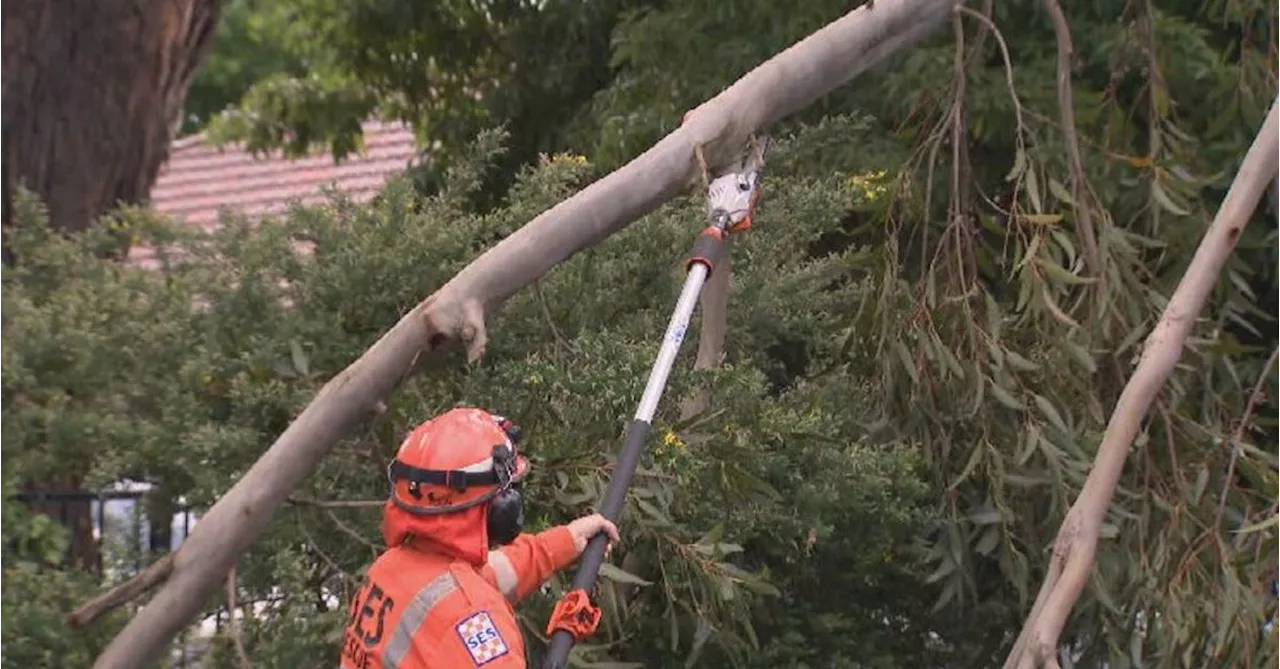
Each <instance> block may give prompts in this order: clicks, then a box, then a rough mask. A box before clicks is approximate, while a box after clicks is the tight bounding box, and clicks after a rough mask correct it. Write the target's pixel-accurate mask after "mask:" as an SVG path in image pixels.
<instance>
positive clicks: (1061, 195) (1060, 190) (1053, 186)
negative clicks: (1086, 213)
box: [1049, 177, 1076, 207]
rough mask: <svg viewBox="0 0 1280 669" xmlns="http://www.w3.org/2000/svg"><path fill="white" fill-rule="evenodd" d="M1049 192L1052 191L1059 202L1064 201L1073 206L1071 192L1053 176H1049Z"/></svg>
mask: <svg viewBox="0 0 1280 669" xmlns="http://www.w3.org/2000/svg"><path fill="white" fill-rule="evenodd" d="M1049 192H1050V193H1052V194H1053V196H1054V197H1056V198H1058V201H1059V202H1064V203H1066V204H1069V205H1071V206H1073V207H1074V206H1076V201H1075V198H1073V197H1071V193H1070V192H1069V191H1068V190H1067V189H1066V187H1065V186H1063V185H1062V183H1061V182H1060V181H1058V180H1057V179H1054V178H1053V177H1049Z"/></svg>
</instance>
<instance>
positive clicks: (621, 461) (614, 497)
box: [542, 419, 649, 669]
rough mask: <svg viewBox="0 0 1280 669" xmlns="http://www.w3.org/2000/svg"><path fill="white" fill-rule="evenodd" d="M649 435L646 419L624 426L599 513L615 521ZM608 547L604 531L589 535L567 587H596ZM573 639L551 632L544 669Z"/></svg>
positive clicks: (554, 667)
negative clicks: (625, 432)
mask: <svg viewBox="0 0 1280 669" xmlns="http://www.w3.org/2000/svg"><path fill="white" fill-rule="evenodd" d="M648 437H649V423H648V422H646V421H643V420H638V419H637V420H635V421H633V422H632V423H631V426H630V427H629V428H627V436H626V439H625V440H624V441H623V443H622V452H621V453H619V454H618V462H617V464H616V465H615V466H614V469H613V478H612V479H610V480H609V488H608V490H607V491H606V492H605V495H604V504H602V505H601V506H600V515H602V516H604V517H605V518H608V519H609V520H611V521H613V522H614V523H617V522H618V516H619V515H621V514H622V507H623V505H624V504H625V503H626V501H627V488H629V487H631V479H633V478H635V475H636V467H637V466H639V464H640V454H641V453H643V452H644V443H645V440H646V439H647V438H648ZM608 547H609V536H608V535H607V534H605V533H604V532H600V533H599V534H597V535H595V536H594V537H591V539H590V540H589V541H587V547H586V549H584V550H583V551H582V557H581V558H580V559H579V560H578V572H577V573H576V574H574V575H573V585H571V586H569V588H570V590H584V591H586V592H588V593H589V592H591V590H592V588H594V587H596V577H597V576H598V575H599V574H600V565H602V564H604V552H605V549H607V548H608ZM574 641H575V639H574V638H573V635H572V634H570V633H569V632H566V631H565V630H556V631H555V633H554V634H552V635H551V643H550V645H549V647H548V648H547V656H546V658H545V659H544V660H543V662H542V667H543V669H564V666H565V663H566V662H567V661H568V659H569V651H570V650H573V644H574Z"/></svg>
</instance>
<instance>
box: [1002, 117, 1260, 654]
mask: <svg viewBox="0 0 1280 669" xmlns="http://www.w3.org/2000/svg"><path fill="white" fill-rule="evenodd" d="M1278 107H1280V98H1277V99H1276V101H1275V102H1273V103H1272V104H1271V111H1270V112H1268V114H1267V118H1266V121H1264V122H1263V124H1262V128H1261V129H1260V130H1259V131H1258V134H1257V136H1256V137H1254V140H1253V144H1252V145H1251V146H1250V147H1249V152H1248V153H1247V154H1246V155H1245V158H1244V162H1243V164H1241V166H1240V171H1239V172H1237V173H1236V177H1235V179H1234V180H1233V181H1232V182H1231V188H1230V190H1228V191H1227V196H1226V198H1225V199H1224V200H1223V201H1222V205H1221V206H1220V207H1219V208H1218V213H1217V215H1216V216H1214V218H1213V223H1212V224H1210V226H1209V229H1208V230H1207V231H1206V232H1205V235H1204V238H1203V239H1201V240H1200V246H1199V247H1197V248H1196V253H1195V256H1194V257H1192V259H1191V264H1190V265H1189V266H1188V267H1187V271H1186V272H1185V273H1184V274H1183V275H1182V279H1181V280H1180V281H1178V287H1177V288H1176V289H1174V291H1173V295H1172V296H1171V297H1170V298H1169V303H1168V304H1167V305H1166V306H1165V308H1164V312H1163V313H1162V314H1161V315H1160V320H1159V322H1157V323H1156V325H1155V327H1154V328H1153V329H1152V330H1151V334H1150V335H1148V336H1147V340H1146V343H1145V345H1144V346H1143V349H1142V357H1141V358H1140V359H1139V360H1138V366H1137V368H1136V369H1134V371H1133V375H1132V376H1131V377H1130V378H1129V382H1128V383H1127V384H1125V387H1124V390H1123V391H1122V392H1121V393H1120V399H1119V400H1118V401H1117V402H1116V406H1115V409H1114V410H1113V411H1112V413H1111V420H1110V421H1109V422H1108V423H1107V430H1106V432H1105V433H1104V434H1103V436H1102V443H1101V444H1100V445H1099V446H1098V453H1097V455H1096V456H1094V460H1093V467H1092V468H1091V469H1090V470H1089V476H1088V478H1086V479H1085V482H1084V486H1083V487H1082V488H1081V490H1080V494H1079V496H1078V497H1076V501H1075V503H1073V504H1072V505H1071V509H1070V510H1069V511H1067V516H1066V518H1064V519H1063V521H1062V526H1061V528H1060V529H1059V530H1058V536H1057V537H1056V538H1055V539H1054V543H1053V557H1052V559H1051V560H1050V561H1049V568H1048V573H1047V575H1046V576H1045V580H1044V583H1043V584H1042V585H1041V587H1040V592H1039V594H1038V595H1037V596H1036V601H1035V603H1034V604H1033V605H1032V607H1031V613H1030V614H1029V615H1028V616H1027V619H1026V621H1025V622H1024V623H1023V627H1022V632H1021V633H1020V634H1019V635H1018V639H1017V641H1016V642H1015V643H1014V646H1013V649H1012V650H1011V651H1010V653H1009V657H1008V659H1006V660H1005V664H1004V666H1005V669H1015V668H1016V669H1032V668H1033V667H1037V666H1040V667H1048V668H1051V669H1057V667H1058V659H1057V658H1058V644H1059V641H1060V638H1061V636H1062V629H1063V627H1064V626H1065V625H1066V622H1067V617H1068V616H1069V615H1070V613H1071V609H1072V608H1073V607H1074V606H1075V604H1076V601H1077V600H1078V599H1079V598H1080V593H1081V592H1083V591H1084V586H1085V583H1086V582H1087V581H1088V579H1089V575H1090V573H1091V571H1092V569H1093V563H1094V558H1095V555H1096V554H1097V550H1098V535H1099V532H1100V531H1101V529H1102V523H1103V521H1104V520H1105V519H1106V515H1107V509H1108V508H1109V507H1110V506H1111V498H1112V496H1113V495H1114V494H1115V490H1116V485H1117V484H1118V483H1119V481H1120V475H1121V473H1122V472H1123V470H1124V464H1125V460H1126V459H1127V458H1128V455H1129V447H1130V446H1131V445H1132V444H1133V440H1134V438H1135V437H1136V436H1137V434H1138V430H1139V429H1140V428H1141V425H1142V420H1143V418H1144V417H1145V416H1146V414H1147V411H1148V410H1149V409H1150V408H1151V404H1152V402H1154V401H1155V398H1156V396H1157V395H1158V394H1159V393H1160V390H1161V388H1163V387H1164V384H1165V381H1167V380H1168V378H1169V375H1170V374H1172V373H1173V370H1174V368H1175V367H1176V366H1177V364H1178V360H1179V359H1181V357H1182V349H1183V348H1184V346H1185V345H1186V341H1187V337H1188V335H1190V333H1191V328H1192V326H1193V325H1194V324H1195V322H1196V320H1197V318H1198V317H1199V315H1200V311H1201V310H1202V309H1203V308H1204V304H1205V301H1206V300H1207V299H1208V297H1209V293H1210V292H1211V291H1212V290H1213V287H1214V284H1216V283H1217V281H1218V275H1219V274H1220V273H1221V271H1222V266H1223V265H1224V264H1225V263H1226V261H1227V259H1228V258H1229V257H1230V256H1231V253H1232V251H1233V250H1234V249H1235V246H1236V244H1237V243H1238V242H1239V240H1240V233H1241V232H1243V231H1244V228H1245V226H1246V225H1248V224H1249V220H1250V218H1252V217H1253V214H1254V212H1255V211H1256V210H1257V208H1258V203H1259V202H1260V201H1261V200H1262V196H1263V193H1264V191H1266V189H1267V186H1268V184H1270V183H1271V181H1272V180H1274V179H1275V178H1276V174H1277V168H1278V167H1280V158H1278V157H1277V153H1276V143H1277V141H1280V120H1278V119H1277V108H1278Z"/></svg>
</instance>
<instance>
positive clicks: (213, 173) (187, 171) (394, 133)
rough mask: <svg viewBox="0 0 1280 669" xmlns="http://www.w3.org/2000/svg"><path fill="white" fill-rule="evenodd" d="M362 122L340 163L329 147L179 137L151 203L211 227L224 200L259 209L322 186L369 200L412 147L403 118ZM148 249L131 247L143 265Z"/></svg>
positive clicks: (305, 199)
mask: <svg viewBox="0 0 1280 669" xmlns="http://www.w3.org/2000/svg"><path fill="white" fill-rule="evenodd" d="M363 129H364V146H363V148H362V150H361V152H360V153H359V154H353V155H349V156H347V157H346V158H344V159H343V161H342V162H341V163H335V162H334V160H333V157H332V156H331V155H330V154H329V153H328V152H327V151H326V152H322V153H317V154H314V155H310V156H307V157H305V158H299V159H292V160H291V159H286V158H284V157H283V156H282V155H281V154H280V153H279V152H273V153H272V154H270V155H267V156H261V155H260V156H254V155H253V154H251V153H249V152H247V151H245V150H244V149H243V148H242V147H241V145H231V146H227V147H224V148H221V149H219V148H215V147H213V146H210V145H209V144H207V143H205V141H204V136H203V135H195V136H192V137H187V138H183V139H180V140H178V141H176V142H174V143H173V146H172V147H171V148H170V151H169V160H168V162H167V163H165V165H164V166H163V167H161V168H160V176H159V177H158V178H157V179H156V183H155V186H154V187H152V189H151V207H152V208H153V209H155V210H156V211H158V212H161V213H164V214H168V215H170V216H172V217H174V218H175V219H177V220H179V221H181V222H183V223H186V224H188V225H198V226H200V227H201V228H204V229H206V230H209V229H212V228H214V227H216V226H217V223H218V211H219V210H220V209H222V208H228V209H232V210H235V211H238V212H241V213H243V214H246V215H248V216H262V215H265V214H270V213H275V212H280V211H283V210H285V209H287V208H288V207H289V205H290V204H292V203H294V202H302V203H304V204H311V203H315V202H318V201H321V200H323V198H324V195H323V192H322V188H324V187H325V186H333V187H335V188H337V189H338V190H341V191H342V192H343V193H344V194H346V195H347V196H348V197H351V198H352V199H354V200H357V201H363V200H367V199H369V198H370V197H372V196H373V195H374V194H375V193H376V192H377V191H378V189H379V188H380V187H381V186H382V185H383V184H384V183H385V182H386V180H387V179H388V178H389V177H390V176H392V175H393V174H396V173H399V172H401V171H403V170H404V169H405V168H406V167H408V166H409V164H410V163H411V162H412V160H413V159H414V157H415V155H416V153H417V150H416V148H415V145H414V137H413V130H412V129H410V128H409V127H408V126H405V125H402V124H393V123H381V122H377V121H370V122H366V123H364V124H363ZM152 257H153V254H152V252H151V249H149V248H146V247H135V248H133V249H131V251H130V253H129V260H130V261H131V262H132V263H134V264H139V265H143V266H151V265H153V263H152V262H151V260H152Z"/></svg>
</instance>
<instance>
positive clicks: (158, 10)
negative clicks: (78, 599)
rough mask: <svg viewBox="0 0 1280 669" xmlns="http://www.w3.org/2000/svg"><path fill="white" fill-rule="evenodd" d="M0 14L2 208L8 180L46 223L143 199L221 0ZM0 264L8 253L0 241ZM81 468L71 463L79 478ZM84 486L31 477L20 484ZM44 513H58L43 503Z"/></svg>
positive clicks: (55, 0) (61, 1)
mask: <svg viewBox="0 0 1280 669" xmlns="http://www.w3.org/2000/svg"><path fill="white" fill-rule="evenodd" d="M0 7H2V9H0V19H2V21H3V35H4V46H3V59H4V64H3V93H2V97H0V100H2V102H0V105H2V107H3V121H4V123H3V137H2V138H0V147H3V152H4V153H3V158H2V160H0V166H2V167H3V175H0V179H2V181H3V198H4V200H3V218H0V222H2V223H3V225H4V226H6V227H7V226H8V225H10V223H11V220H12V219H11V213H12V204H13V195H14V192H15V191H16V189H17V188H18V187H20V186H21V187H25V188H27V189H28V190H30V191H32V192H34V193H35V194H36V195H38V196H39V197H40V199H41V200H42V201H43V202H44V204H45V206H46V207H47V208H48V212H49V222H50V225H52V226H53V227H54V228H56V229H59V230H65V231H81V230H84V229H86V228H88V227H89V226H90V225H92V224H93V223H94V221H95V220H96V219H97V218H98V217H99V216H101V215H102V214H103V213H106V212H107V211H108V210H109V209H111V208H112V207H114V206H116V205H118V204H120V203H139V202H143V201H145V200H146V198H147V196H148V194H149V192H150V190H151V186H152V184H153V183H154V182H155V179H156V175H157V174H158V173H159V170H160V166H161V164H162V163H164V161H165V159H166V157H167V155H168V150H169V140H170V138H171V136H172V130H173V128H176V127H177V123H178V122H179V120H180V119H181V114H182V106H183V100H184V98H185V97H186V92H187V86H188V85H189V84H190V83H191V79H192V77H193V76H194V75H195V73H196V70H197V68H198V67H199V64H200V61H201V60H202V59H203V57H204V55H205V53H206V52H207V51H208V49H209V47H210V46H211V45H212V41H213V40H212V37H213V34H214V30H215V27H216V25H217V21H218V17H219V15H220V14H221V11H222V1H221V0H15V1H13V2H6V3H4V4H3V5H2V6H0ZM3 261H4V263H5V264H6V265H8V264H11V263H12V262H14V258H13V257H12V256H11V254H10V251H9V249H8V246H7V245H5V246H4V249H3ZM84 473H85V472H84V471H71V472H68V475H69V476H70V477H71V480H74V481H78V480H79V478H80V477H81V476H82V475H83V474H84ZM52 489H57V490H58V491H60V492H69V493H80V494H83V493H84V492H85V491H84V490H82V489H81V488H80V486H79V485H78V483H77V484H76V485H73V486H70V487H68V486H66V485H57V486H54V485H42V484H36V485H32V486H30V487H28V488H27V489H26V490H25V492H31V493H33V494H34V493H39V492H40V491H42V490H43V491H47V490H52ZM63 510H64V511H65V512H66V514H65V515H66V519H65V520H63V522H64V523H65V524H67V525H69V526H70V527H71V529H72V532H73V537H72V551H71V564H72V565H74V566H77V567H80V568H84V569H89V570H93V571H96V570H97V568H98V567H99V563H100V558H99V555H98V549H97V543H96V541H95V540H94V538H93V523H92V519H91V518H90V511H89V503H88V502H87V501H85V502H81V501H76V502H71V503H69V504H68V505H66V507H65V508H64V509H63ZM43 512H44V513H47V514H50V515H53V517H55V518H57V517H59V516H60V515H62V514H59V513H58V512H57V511H56V510H53V509H49V508H46V509H43Z"/></svg>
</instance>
